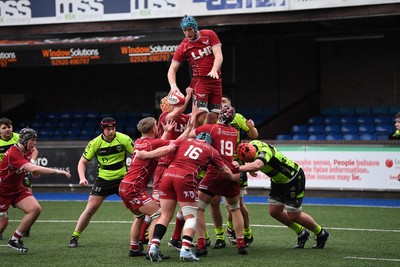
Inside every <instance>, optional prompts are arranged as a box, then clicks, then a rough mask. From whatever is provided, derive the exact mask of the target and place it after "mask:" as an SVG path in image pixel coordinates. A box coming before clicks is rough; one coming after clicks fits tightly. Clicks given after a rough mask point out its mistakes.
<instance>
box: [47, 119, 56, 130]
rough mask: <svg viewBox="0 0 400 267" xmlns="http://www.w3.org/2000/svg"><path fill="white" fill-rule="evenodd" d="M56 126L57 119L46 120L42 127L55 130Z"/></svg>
mask: <svg viewBox="0 0 400 267" xmlns="http://www.w3.org/2000/svg"><path fill="white" fill-rule="evenodd" d="M57 125H58V118H47V120H46V122H45V123H44V126H46V127H53V128H56V127H57Z"/></svg>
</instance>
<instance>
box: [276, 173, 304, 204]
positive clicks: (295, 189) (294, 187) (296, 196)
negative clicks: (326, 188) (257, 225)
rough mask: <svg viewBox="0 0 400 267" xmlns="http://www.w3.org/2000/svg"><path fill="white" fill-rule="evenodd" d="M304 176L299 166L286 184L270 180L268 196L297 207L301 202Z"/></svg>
mask: <svg viewBox="0 0 400 267" xmlns="http://www.w3.org/2000/svg"><path fill="white" fill-rule="evenodd" d="M305 187H306V178H305V175H304V171H303V169H301V168H300V170H299V172H298V173H297V174H296V176H295V177H294V179H293V180H292V181H290V182H289V183H287V184H278V183H274V182H273V181H271V190H270V192H269V197H270V198H271V199H274V200H276V201H279V202H281V203H284V204H285V205H287V206H290V207H294V208H298V207H300V206H301V204H302V203H303V198H304V191H305Z"/></svg>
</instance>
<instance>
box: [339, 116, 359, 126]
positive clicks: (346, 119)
mask: <svg viewBox="0 0 400 267" xmlns="http://www.w3.org/2000/svg"><path fill="white" fill-rule="evenodd" d="M356 123H357V119H356V116H352V115H344V116H341V117H340V124H342V125H351V124H356Z"/></svg>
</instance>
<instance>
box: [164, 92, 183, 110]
mask: <svg viewBox="0 0 400 267" xmlns="http://www.w3.org/2000/svg"><path fill="white" fill-rule="evenodd" d="M167 101H168V104H170V105H171V106H174V107H177V106H178V107H179V106H182V105H183V104H185V95H184V94H182V93H181V92H174V93H170V94H169V95H168V97H167Z"/></svg>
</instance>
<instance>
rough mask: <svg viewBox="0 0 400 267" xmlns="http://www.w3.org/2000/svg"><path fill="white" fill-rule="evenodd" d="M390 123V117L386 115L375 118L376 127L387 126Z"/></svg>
mask: <svg viewBox="0 0 400 267" xmlns="http://www.w3.org/2000/svg"><path fill="white" fill-rule="evenodd" d="M389 122H390V119H389V117H388V116H385V115H378V116H375V117H374V123H375V125H386V124H388V123H389Z"/></svg>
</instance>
